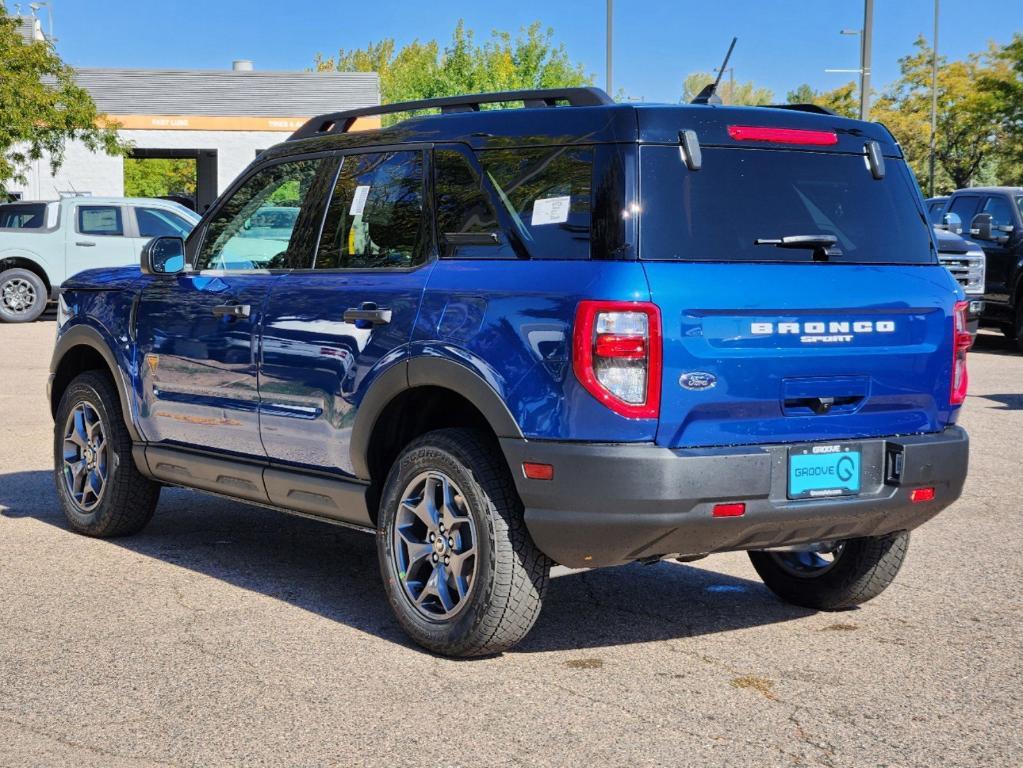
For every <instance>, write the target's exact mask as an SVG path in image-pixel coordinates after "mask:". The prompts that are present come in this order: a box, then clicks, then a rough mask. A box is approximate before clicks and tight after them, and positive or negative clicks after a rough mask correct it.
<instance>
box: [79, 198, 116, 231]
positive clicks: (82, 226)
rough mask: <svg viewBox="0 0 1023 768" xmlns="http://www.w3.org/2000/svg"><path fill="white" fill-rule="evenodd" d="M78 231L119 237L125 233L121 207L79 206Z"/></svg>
mask: <svg viewBox="0 0 1023 768" xmlns="http://www.w3.org/2000/svg"><path fill="white" fill-rule="evenodd" d="M77 215H78V231H79V233H81V234H83V235H94V236H98V237H110V236H113V237H117V236H120V235H123V234H124V224H123V223H122V222H121V209H120V207H119V206H116V205H80V206H78V214H77Z"/></svg>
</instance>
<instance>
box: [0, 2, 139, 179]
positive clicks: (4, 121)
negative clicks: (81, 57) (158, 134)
mask: <svg viewBox="0 0 1023 768" xmlns="http://www.w3.org/2000/svg"><path fill="white" fill-rule="evenodd" d="M100 119H101V116H100V115H99V114H97V111H96V104H95V103H94V102H93V100H92V98H91V97H90V96H89V94H88V92H86V91H85V89H84V88H81V87H79V86H78V85H77V84H76V83H75V81H74V71H73V70H72V69H71V67H69V66H67V65H66V64H65V63H64V62H63V61H61V59H60V57H59V56H58V55H57V54H56V52H55V51H54V50H53V47H52V46H51V45H50V44H49V43H48V42H42V41H39V42H25V40H24V39H23V38H22V36H21V35H20V34H19V32H18V29H17V25H16V22H15V20H14V19H12V18H11V17H10V16H8V15H7V12H6V11H5V10H4V9H3V6H2V5H0V193H3V192H4V191H5V190H6V186H7V184H8V183H9V182H11V181H18V182H24V181H25V170H26V168H27V165H28V163H30V162H32V161H34V160H38V159H40V158H42V157H44V156H45V157H48V158H49V163H50V169H51V170H52V171H53V172H56V171H57V169H58V168H59V167H60V165H61V163H62V162H63V158H64V147H65V145H66V143H67V142H68V141H72V140H78V141H81V142H82V143H84V144H85V146H86V147H88V148H89V149H90V150H92V151H94V152H96V151H104V152H107V153H109V154H123V152H124V151H125V149H126V147H125V146H124V145H123V144H121V143H120V142H119V141H118V138H117V133H116V131H115V130H114V127H112V126H109V125H108V126H103V125H101V123H100Z"/></svg>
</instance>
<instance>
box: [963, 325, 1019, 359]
mask: <svg viewBox="0 0 1023 768" xmlns="http://www.w3.org/2000/svg"><path fill="white" fill-rule="evenodd" d="M973 353H981V354H983V353H987V354H991V355H1014V356H1015V355H1020V354H1023V353H1021V352H1020V351H1019V347H1018V346H1017V345H1016V342H1015V341H1012V340H1011V339H1007V338H1005V336H1004V335H1003V334H1002V333H1000V332H998V331H990V332H987V331H981V332H980V333H978V334H977V336H976V338H975V339H974V340H973V346H972V347H970V354H973Z"/></svg>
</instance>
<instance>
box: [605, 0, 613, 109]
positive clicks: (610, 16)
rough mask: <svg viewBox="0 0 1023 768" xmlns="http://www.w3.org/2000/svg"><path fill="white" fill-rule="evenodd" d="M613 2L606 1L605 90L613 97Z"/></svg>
mask: <svg viewBox="0 0 1023 768" xmlns="http://www.w3.org/2000/svg"><path fill="white" fill-rule="evenodd" d="M613 6H614V0H607V54H606V55H607V80H606V85H605V90H607V92H608V93H609V94H610V95H611V96H612V97H613V96H614V93H613V91H612V90H611V89H612V87H613V86H612V85H611V28H612V25H613V19H614V12H613Z"/></svg>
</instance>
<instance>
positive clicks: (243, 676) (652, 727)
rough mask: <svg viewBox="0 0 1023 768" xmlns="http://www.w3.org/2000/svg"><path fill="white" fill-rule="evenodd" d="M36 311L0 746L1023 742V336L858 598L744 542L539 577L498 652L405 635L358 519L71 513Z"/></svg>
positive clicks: (6, 371)
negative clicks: (881, 570)
mask: <svg viewBox="0 0 1023 768" xmlns="http://www.w3.org/2000/svg"><path fill="white" fill-rule="evenodd" d="M53 335H54V325H53V322H52V321H42V322H37V323H33V324H31V325H22V326H11V325H0V435H2V438H3V439H2V440H0V765H3V766H56V765H69V766H120V765H124V766H213V765H226V764H239V765H247V766H263V765H265V766H284V765H308V766H321V765H356V764H364V765H379V766H406V765H423V766H433V765H436V766H461V765H466V766H469V765H486V766H497V765H550V766H574V765H580V766H595V765H628V766H639V765H700V766H712V765H731V766H737V765H757V766H773V765H793V766H803V765H806V766H815V765H823V766H900V767H901V766H938V765H947V766H980V765H992V766H1010V765H1019V764H1020V759H1021V758H1020V755H1021V754H1023V725H1021V724H1023V673H1021V667H1023V591H1021V586H1020V585H1021V584H1023V558H1021V555H1020V552H1021V547H1020V540H1021V538H1023V522H1021V518H1023V515H1021V510H1023V502H1021V499H1023V472H1021V457H1023V447H1021V445H1023V356H1021V355H1017V354H1013V353H1012V352H1011V350H1010V349H1009V347H1008V346H1007V345H1006V343H1005V342H1004V341H1003V340H1002V339H1001V338H1000V337H998V336H996V335H987V334H985V335H984V336H982V337H981V339H980V340H979V342H978V348H977V349H976V350H975V352H973V353H972V354H971V358H970V374H971V390H970V391H971V395H972V397H971V398H970V399H969V401H968V403H967V405H966V406H965V411H964V413H963V416H962V419H961V423H963V424H964V425H965V426H966V427H967V429H968V430H969V431H970V433H971V436H972V440H973V444H972V445H973V450H972V456H971V472H970V477H969V481H968V484H967V489H966V493H965V496H964V497H963V499H961V500H960V501H959V502H958V503H957V504H955V505H954V506H953V507H951V508H950V509H948V510H946V511H945V512H944V513H942V514H941V515H940V516H938V517H937V518H936V519H935V520H933V521H932V522H930V523H929V524H928V525H926V526H925V527H924V528H922V529H920V530H919V531H917V532H916V533H914V535H913V540H912V544H911V547H910V554H909V558H908V560H907V563H906V565H905V567H904V568H903V570H902V573H901V574H900V576H899V578H898V579H897V581H896V582H895V584H894V585H893V586H892V587H891V588H890V589H889V590H888V591H887V592H886V593H885V594H883V595H882V596H881V597H880V598H878V599H877V600H875V601H873V602H872V603H869V604H867V605H866V606H864V607H862V608H861V609H859V610H855V611H849V612H844V613H839V614H823V613H821V614H815V613H813V612H810V611H806V610H803V609H798V608H793V607H790V606H787V605H784V604H782V603H780V602H778V600H776V599H775V598H774V597H773V596H772V595H771V594H769V593H768V592H767V590H766V589H765V588H764V587H763V586H762V585H761V584H760V582H759V581H758V579H757V577H756V574H755V572H754V571H753V568H752V567H751V566H750V565H749V562H748V560H747V558H746V556H745V555H743V554H739V553H737V554H727V555H720V556H715V557H712V558H708V559H706V560H703V561H700V562H697V563H694V564H691V565H681V564H675V563H671V564H668V563H662V564H659V565H655V566H640V565H634V566H626V567H621V568H615V569H608V570H602V571H591V572H562V571H559V572H557V577H556V578H555V579H553V581H552V584H551V589H550V593H549V596H548V601H547V604H546V607H545V610H544V613H543V615H542V616H541V618H540V621H539V623H538V624H537V626H536V628H535V629H534V631H533V633H532V634H531V635H530V636H529V638H527V640H526V642H524V643H523V644H522V645H521V646H520V647H519V648H517V649H516V650H515V651H513V652H510V653H507V654H505V655H503V656H501V657H498V658H491V659H484V660H475V661H450V660H446V659H441V658H437V657H434V656H431V655H429V654H426V653H424V652H422V651H420V650H418V649H417V648H416V647H414V646H412V645H411V644H410V643H409V642H408V641H407V640H406V638H405V636H404V635H403V634H402V633H401V631H400V629H399V628H398V626H397V623H396V622H395V620H394V619H393V618H392V616H391V614H390V611H389V609H388V607H387V605H386V602H385V598H384V593H383V590H382V588H381V585H380V581H379V577H378V571H377V565H376V557H375V551H374V547H373V541H372V539H371V537H368V536H365V535H361V534H358V533H353V532H349V531H346V530H343V529H338V528H334V527H331V526H329V525H325V524H320V523H316V522H313V521H309V520H305V519H299V518H292V517H288V516H285V515H279V514H276V513H274V512H271V511H268V510H264V509H260V508H255V507H249V506H245V505H242V504H238V503H233V502H229V501H223V500H218V499H214V498H212V497H208V496H204V495H200V494H198V493H193V492H188V491H181V490H170V491H165V492H164V494H163V496H162V500H161V503H160V507H159V509H158V511H157V515H156V517H155V518H154V520H153V522H152V524H151V525H150V526H149V527H148V528H147V529H146V530H145V531H144V532H143V533H142V534H141V535H139V536H136V537H134V538H130V539H121V540H116V541H99V540H92V539H87V538H83V537H81V536H77V535H74V534H72V533H70V532H69V531H68V530H67V529H66V527H65V525H64V521H63V517H62V515H61V513H60V511H59V509H58V506H57V500H56V496H55V493H54V491H53V486H52V480H51V466H52V454H51V430H52V423H51V420H50V416H49V412H48V409H47V405H46V401H45V395H44V389H45V381H46V372H47V366H48V363H49V356H50V348H51V344H52V339H53Z"/></svg>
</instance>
